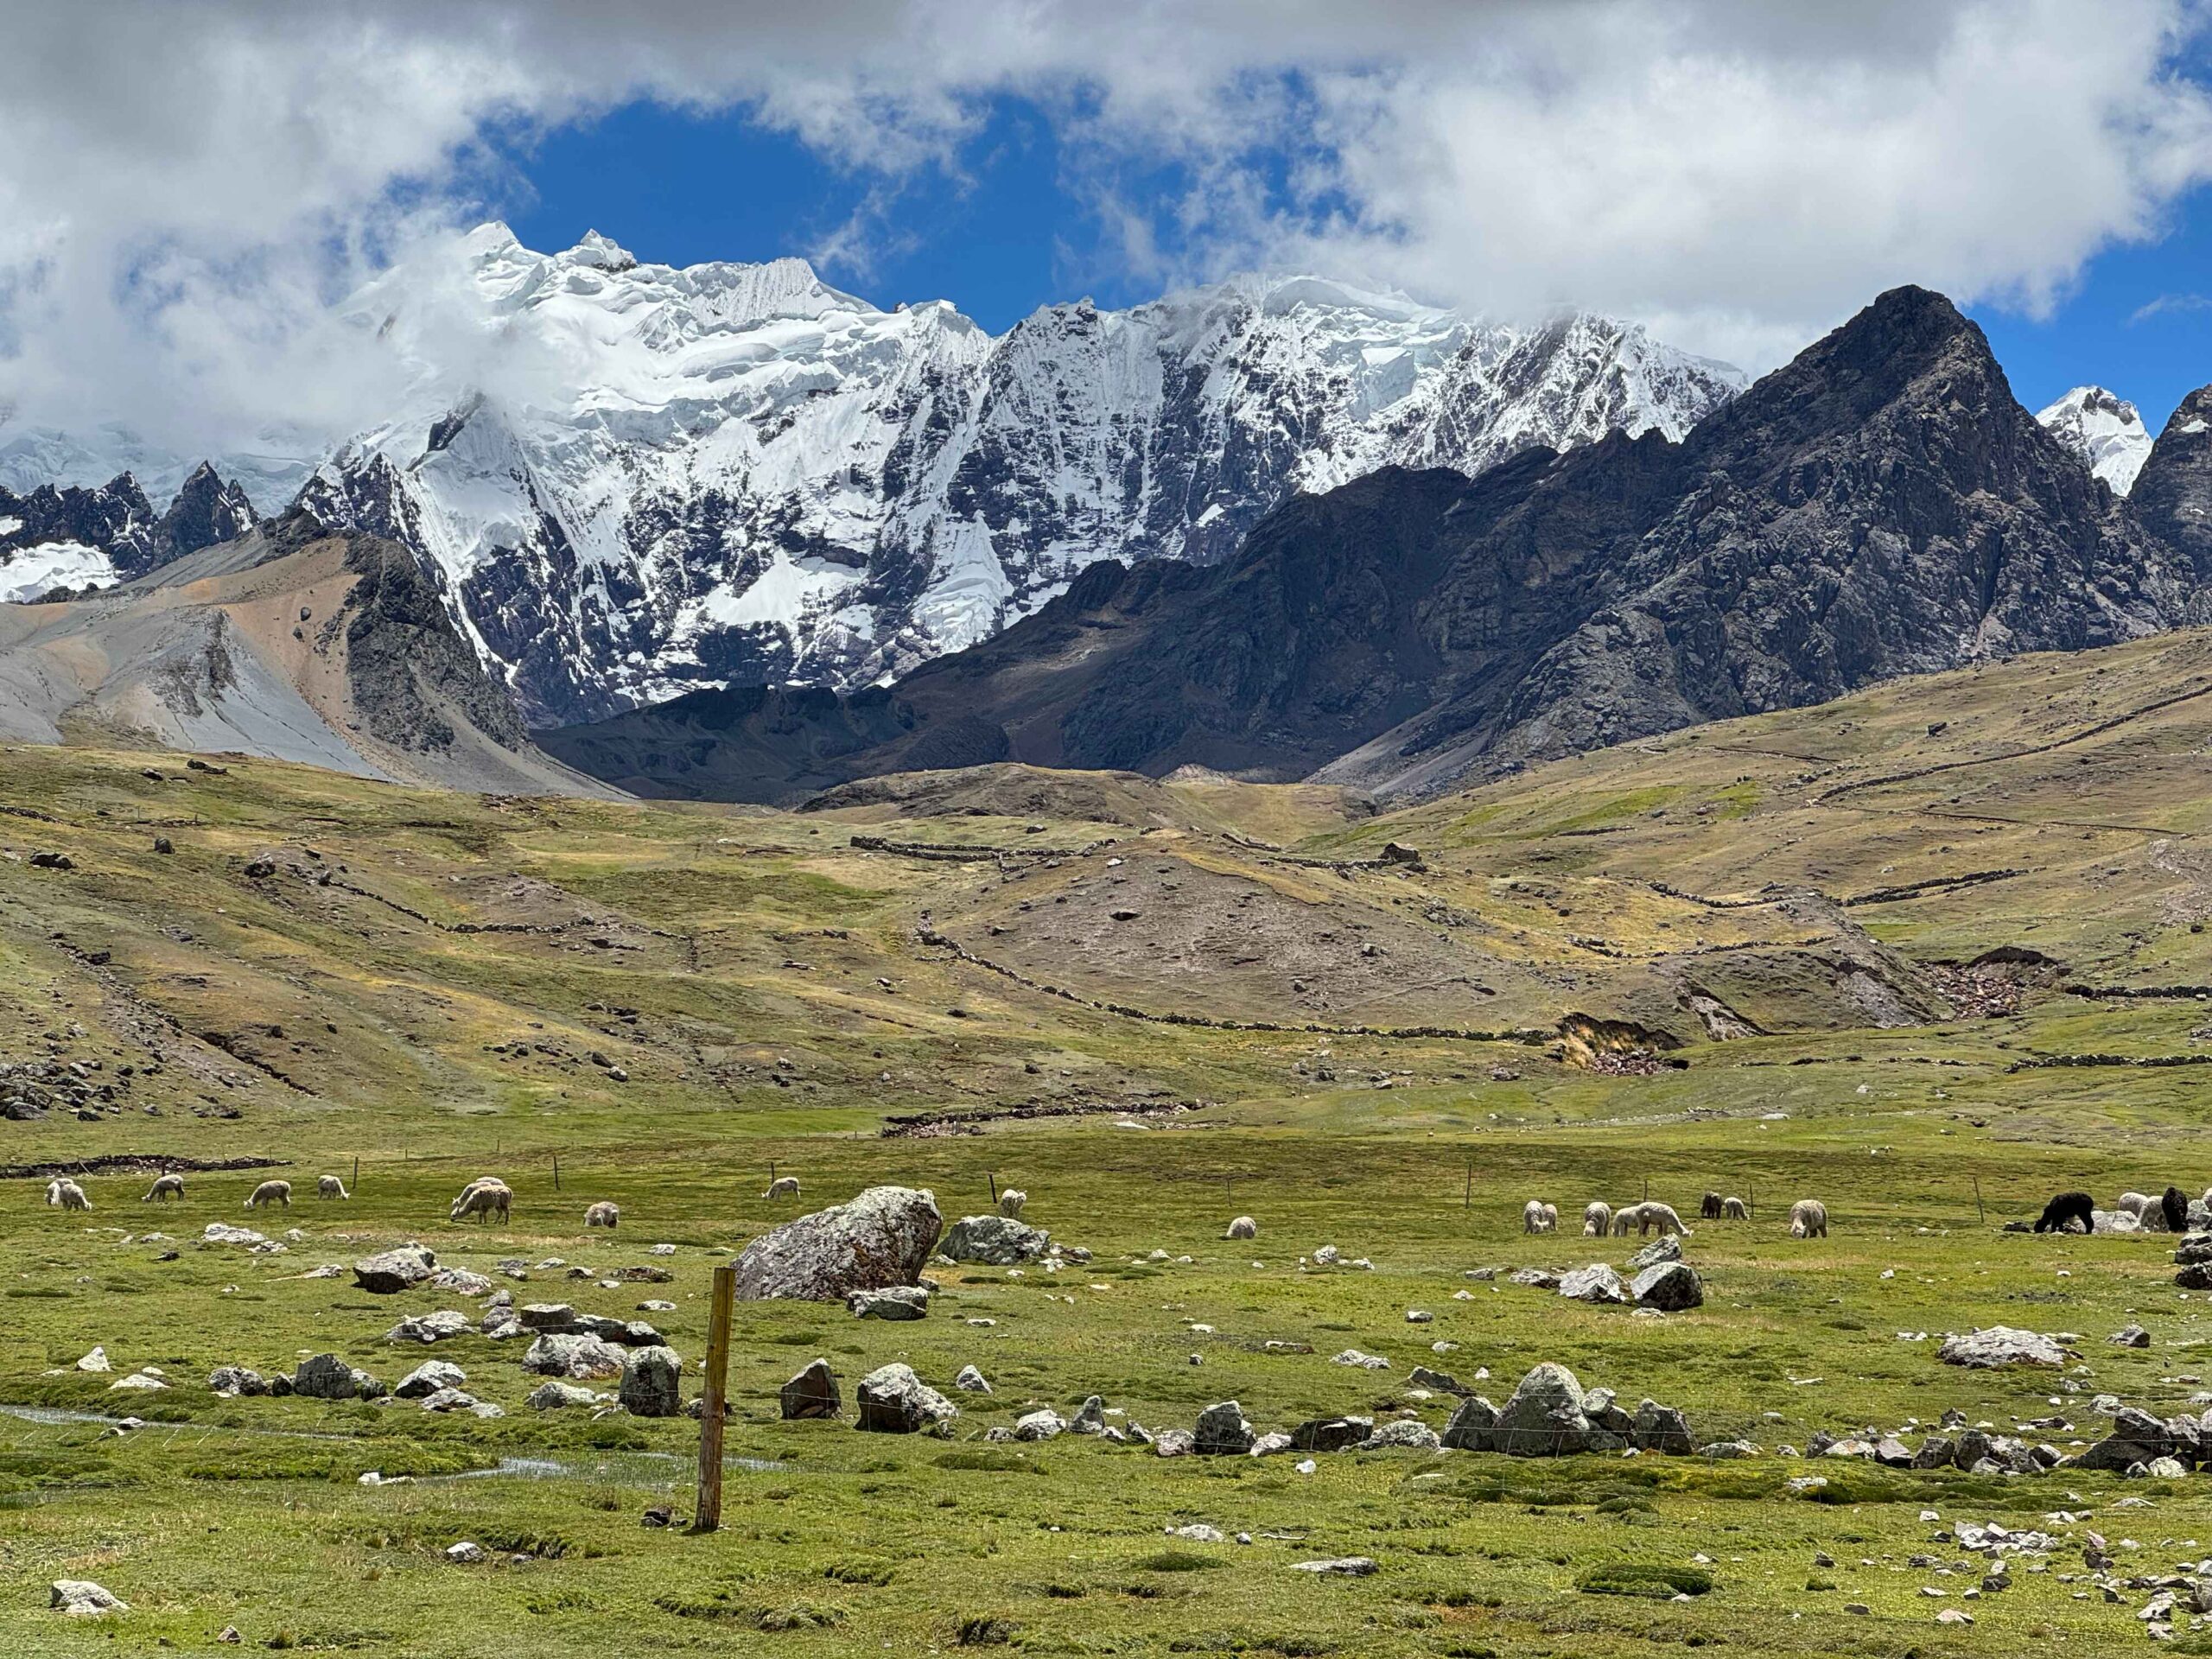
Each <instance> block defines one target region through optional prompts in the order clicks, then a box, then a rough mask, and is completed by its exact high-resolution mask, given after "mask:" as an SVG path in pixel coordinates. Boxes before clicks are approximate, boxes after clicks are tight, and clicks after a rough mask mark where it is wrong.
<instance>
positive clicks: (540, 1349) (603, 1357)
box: [522, 1331, 625, 1381]
mask: <svg viewBox="0 0 2212 1659" xmlns="http://www.w3.org/2000/svg"><path fill="white" fill-rule="evenodd" d="M624 1358H625V1356H624V1354H623V1352H622V1351H621V1350H620V1348H617V1347H616V1346H615V1345H614V1344H613V1343H611V1342H604V1341H601V1339H600V1338H597V1337H588V1336H585V1335H583V1334H582V1332H561V1331H548V1332H543V1333H542V1334H541V1335H540V1336H539V1337H538V1338H537V1340H536V1341H534V1342H532V1343H531V1344H530V1351H529V1352H528V1353H526V1354H524V1356H523V1357H522V1368H523V1370H525V1371H530V1372H533V1373H535V1374H536V1375H537V1376H564V1377H569V1378H570V1379H572V1380H575V1381H582V1380H584V1379H586V1378H590V1377H606V1376H621V1375H622V1365H623V1361H624Z"/></svg>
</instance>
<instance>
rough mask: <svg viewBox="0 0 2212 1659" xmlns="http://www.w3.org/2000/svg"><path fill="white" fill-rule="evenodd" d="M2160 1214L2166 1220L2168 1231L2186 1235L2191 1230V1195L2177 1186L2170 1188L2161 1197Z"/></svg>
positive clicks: (2159, 1203)
mask: <svg viewBox="0 0 2212 1659" xmlns="http://www.w3.org/2000/svg"><path fill="white" fill-rule="evenodd" d="M2158 1213H2159V1214H2161V1215H2163V1216H2164V1217H2165V1218H2166V1230H2167V1231H2168V1232H2170V1233H2185V1232H2187V1231H2188V1230H2189V1194H2188V1193H2186V1192H2183V1191H2182V1190H2181V1188H2179V1187H2177V1186H2170V1187H2168V1188H2167V1189H2166V1190H2165V1192H2164V1193H2163V1194H2161V1195H2160V1197H2159V1199H2158Z"/></svg>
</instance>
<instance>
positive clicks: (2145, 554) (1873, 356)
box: [548, 288, 2212, 799]
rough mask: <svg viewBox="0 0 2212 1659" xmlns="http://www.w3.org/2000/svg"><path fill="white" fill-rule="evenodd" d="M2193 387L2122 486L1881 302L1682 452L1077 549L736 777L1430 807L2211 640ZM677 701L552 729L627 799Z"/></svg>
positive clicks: (699, 766) (705, 763)
mask: <svg viewBox="0 0 2212 1659" xmlns="http://www.w3.org/2000/svg"><path fill="white" fill-rule="evenodd" d="M2199 401H2209V402H2212V395H2205V396H2203V397H2201V399H2199V400H2192V402H2191V404H2190V405H2186V406H2185V407H2184V409H2183V410H2182V411H2180V412H2178V413H2177V416H2176V418H2175V420H2174V421H2173V422H2171V423H2169V426H2168V429H2167V434H2166V435H2165V436H2164V437H2162V439H2161V441H2160V443H2159V445H2158V448H2157V449H2155V450H2154V452H2153V453H2152V456H2151V457H2150V459H2149V460H2148V461H2147V462H2146V463H2145V466H2144V467H2143V470H2142V474H2141V477H2140V478H2139V480H2138V481H2137V483H2136V488H2135V494H2134V499H2132V500H2126V499H2121V498H2120V497H2117V496H2115V495H2114V494H2113V493H2112V492H2111V490H2110V489H2109V488H2107V486H2104V485H2103V484H2101V482H2100V481H2099V480H2096V479H2095V478H2094V477H2093V476H2092V475H2091V474H2090V473H2089V471H2088V468H2087V467H2085V466H2083V465H2082V463H2081V461H2080V460H2079V458H2078V457H2077V455H2076V454H2075V453H2073V452H2072V451H2070V450H2069V448H2068V447H2067V445H2066V444H2065V443H2064V442H2062V441H2061V439H2060V438H2059V437H2057V436H2056V435H2054V434H2053V433H2052V432H2051V431H2050V430H2049V429H2046V428H2045V427H2044V425H2043V424H2040V423H2038V422H2037V419H2036V418H2035V417H2034V416H2031V415H2030V414H2029V413H2028V411H2027V410H2024V409H2023V408H2022V407H2021V406H2020V405H2019V404H2018V401H2017V400H2016V399H2014V397H2012V392H2011V389H2010V387H2009V385H2007V384H2006V382H2005V377H2004V374H2003V372H2002V370H2001V369H2000V368H1999V366H1998V365H1997V363H1996V361H1995V359H1994V358H1993V356H1992V355H1991V353H1990V351H1989V348H1988V343H1987V341H1986V340H1985V339H1984V338H1983V336H1982V334H1981V332H1980V329H1979V328H1977V327H1974V324H1973V323H1971V322H1970V321H1967V319H1966V318H1964V317H1962V316H1961V315H1960V314H1959V313H1958V311H1957V310H1956V309H1955V308H1954V307H1953V306H1952V305H1951V304H1950V303H1949V302H1948V301H1946V300H1944V299H1943V298H1942V296H1939V295H1936V294H1932V293H1929V292H1928V291H1926V290H1923V289H1910V288H1908V289H1897V290H1893V291H1892V292H1891V293H1889V294H1885V295H1884V296H1881V297H1880V298H1879V299H1878V300H1877V301H1876V302H1874V303H1873V304H1872V305H1871V306H1869V307H1868V308H1866V310H1865V311H1863V312H1862V313H1860V314H1859V315H1858V316H1857V317H1854V318H1853V319H1852V320H1851V321H1849V322H1847V323H1846V324H1845V325H1844V326H1843V327H1840V328H1839V329H1837V330H1836V331H1835V332H1834V333H1833V334H1830V335H1828V336H1827V338H1826V339H1824V340H1821V341H1818V342H1816V343H1815V345H1814V346H1810V347H1808V349H1807V351H1805V352H1804V353H1801V354H1800V356H1799V357H1798V358H1797V359H1795V360H1793V361H1792V362H1791V363H1790V364H1789V365H1785V366H1784V367H1783V368H1782V369H1779V370H1777V371H1776V372H1774V373H1773V374H1770V375H1769V376H1767V377H1765V378H1763V379H1762V380H1760V381H1759V382H1758V384H1757V385H1754V386H1752V387H1751V389H1750V390H1749V391H1745V393H1744V394H1742V395H1741V396H1740V397H1737V398H1735V399H1733V400H1732V401H1730V402H1729V403H1727V404H1725V405H1724V406H1722V407H1720V408H1719V409H1718V410H1716V411H1715V412H1714V413H1713V415H1711V416H1708V417H1707V419H1706V420H1705V421H1704V422H1702V423H1700V424H1699V425H1697V426H1696V427H1694V428H1693V429H1691V430H1690V431H1689V432H1688V434H1687V435H1685V436H1684V437H1683V438H1682V440H1681V442H1675V441H1673V440H1672V439H1670V438H1669V437H1668V436H1666V435H1663V434H1661V433H1657V432H1652V433H1647V434H1645V435H1641V436H1630V435H1626V434H1624V433H1616V434H1613V435H1609V436H1607V437H1605V438H1603V439H1601V440H1599V441H1598V442H1594V443H1591V444H1588V445H1586V446H1583V447H1580V448H1575V449H1572V450H1569V451H1567V452H1564V453H1561V452H1557V451H1553V450H1549V449H1541V450H1531V451H1529V452H1527V453H1525V454H1521V455H1519V456H1517V457H1516V458H1513V459H1511V460H1510V461H1506V462H1504V463H1503V464H1501V465H1499V466H1497V467H1493V468H1491V469H1490V470H1489V471H1487V472H1485V473H1484V474H1481V475H1479V476H1477V477H1475V478H1473V479H1469V478H1466V477H1465V476H1463V475H1461V474H1456V473H1452V472H1449V471H1446V470H1442V469H1408V468H1387V469H1384V470H1383V471H1380V472H1376V473H1373V474H1369V475H1367V476H1364V477H1363V478H1360V479H1357V480H1353V481H1352V482H1351V483H1349V484H1347V485H1345V486H1342V487H1340V488H1338V489H1337V490H1334V491H1332V492H1329V493H1324V494H1319V495H1307V496H1299V497H1297V498H1294V499H1292V500H1290V501H1289V502H1287V503H1286V504H1285V505H1283V506H1282V507H1281V508H1280V509H1278V510H1277V511H1276V512H1274V513H1273V514H1271V515H1269V516H1268V518H1266V519H1265V520H1263V521H1262V524H1260V525H1259V526H1258V527H1257V528H1256V529H1255V531H1254V532H1253V534H1252V536H1251V537H1250V538H1249V541H1248V543H1246V545H1245V547H1244V549H1243V551H1242V552H1241V553H1240V555H1239V556H1237V558H1236V559H1235V560H1234V561H1232V562H1231V563H1229V564H1227V565H1222V566H1215V567H1201V566H1196V565H1192V564H1188V563H1151V564H1142V565H1136V566H1123V565H1120V564H1099V565H1096V566H1094V567H1092V568H1091V569H1088V570H1086V571H1085V572H1084V573H1083V575H1080V576H1079V577H1077V579H1076V580H1075V581H1074V582H1072V583H1071V585H1070V586H1069V588H1067V590H1066V591H1065V593H1064V594H1061V595H1060V596H1059V597H1058V599H1056V600H1054V601H1052V603H1050V604H1048V605H1046V607H1043V608H1042V609H1041V610H1040V611H1039V613H1037V614H1036V615H1034V616H1033V617H1030V618H1027V619H1026V620H1022V621H1020V622H1018V623H1016V624H1015V625H1014V626H1012V627H1011V628H1009V629H1007V631H1006V632H1003V633H1001V634H1000V635H998V636H997V637H996V638H995V639H990V640H988V641H986V642H984V643H982V644H981V645H976V646H975V647H972V648H971V649H969V651H966V652H960V653H957V654H954V655H951V656H948V657H945V658H940V659H938V661H936V662H933V663H931V664H927V665H925V666H924V667H923V668H921V669H919V670H918V671H915V672H914V673H913V674H912V675H910V676H908V677H906V678H905V679H903V680H902V681H900V682H899V683H897V684H896V685H895V686H894V687H893V688H892V690H891V692H890V696H889V699H888V702H886V703H884V704H883V705H882V706H880V707H878V708H875V709H873V710H872V711H871V712H870V713H869V715H868V720H867V721H856V720H855V718H854V715H855V709H854V708H853V706H852V705H849V704H847V705H840V706H839V707H838V709H836V715H835V718H834V719H831V720H829V721H822V720H810V719H809V718H808V715H807V711H805V710H802V709H788V708H787V709H782V710H779V711H778V717H777V718H776V719H774V720H771V721H756V722H755V724H754V727H753V732H754V734H755V736H756V740H757V741H766V742H767V743H768V746H769V747H770V748H772V749H776V748H778V746H780V749H779V754H778V760H779V761H781V762H782V763H783V766H784V769H783V771H782V772H780V773H779V772H778V771H777V769H776V765H775V764H766V765H763V766H760V767H759V768H756V770H755V771H754V772H753V773H752V774H751V776H750V777H749V779H748V780H747V784H746V787H747V789H749V790H750V791H751V792H750V793H749V794H748V795H747V796H746V797H745V798H756V799H759V798H768V799H775V798H788V797H789V796H790V795H791V793H792V792H794V791H798V790H799V789H802V788H804V787H811V786H818V784H819V780H820V779H821V776H822V774H823V771H824V767H823V760H824V757H825V756H829V759H830V761H831V764H830V765H829V767H828V770H829V771H830V772H842V775H844V776H847V777H858V776H865V775H870V774H873V773H877V772H888V771H897V770H907V769H911V768H912V767H914V766H920V765H924V764H927V765H944V764H966V763H969V762H972V761H976V760H1018V761H1028V762H1033V763H1036V764H1042V765H1050V766H1081V767H1108V768H1123V769H1128V770H1135V771H1141V772H1148V773H1152V774H1154V775H1159V774H1160V773H1164V772H1168V771H1171V770H1173V768H1174V767H1176V766H1180V765H1185V764H1193V763H1195V764H1198V765H1201V766H1209V767H1213V768H1216V769H1218V770H1221V771H1224V772H1234V773H1236V774H1238V775H1242V776H1248V777H1255V778H1267V779H1287V778H1302V777H1313V778H1315V779H1319V780H1321V781H1328V782H1336V783H1343V784H1350V785H1360V786H1363V787H1367V788H1370V789H1373V790H1375V791H1378V792H1380V793H1383V794H1384V795H1386V796H1407V795H1424V794H1427V793H1432V792H1435V791H1441V790H1444V789H1446V788H1449V787H1452V786H1453V785H1457V784H1459V783H1461V782H1463V781H1465V780H1467V779H1476V778H1480V777H1483V776H1488V775H1494V774H1495V773H1496V772H1498V771H1501V770H1503V769H1507V768H1510V767H1512V766H1517V765H1519V764H1522V763H1523V762H1525V761H1528V760H1534V759H1537V758H1541V757H1547V756H1551V755H1556V754H1560V753H1568V752H1572V751H1574V750H1578V749H1586V748H1591V747H1600V746H1603V745H1606V744H1611V743H1618V742H1620V741H1624V740H1626V739H1630V738H1634V737H1637V736H1642V735H1648V734H1655V733H1658V732H1662V731H1667V730H1671V729H1675V728H1679V727H1682V726H1687V725H1691V724H1694V723H1698V722H1700V721H1707V720H1713V719H1720V718H1726V717H1730V716H1732V715H1741V714H1745V713H1751V712H1755V711H1758V710H1761V709H1780V708H1789V707H1796V706H1800V705H1802V704H1807V703H1811V702H1820V701H1823V700H1826V699H1827V698H1832V697H1834V696H1840V695H1842V694H1843V693H1845V692H1847V691H1849V690H1853V689H1854V688H1856V687H1859V686H1861V685H1865V684H1867V683H1872V682H1873V681H1875V680H1878V679H1882V678H1885V677H1891V676H1893V675H1897V674H1905V673H1916V672H1925V671H1932V670H1937V669H1942V668H1948V667H1954V666H1957V665H1960V664H1964V663H1968V662H1973V661H1977V660H1984V659H1987V658H1998V657H2003V656H2009V655H2012V654H2015V653H2017V652H2025V651H2034V650H2071V649H2079V648H2082V647H2085V646H2088V645H2101V644H2109V643H2113V642H2115V641H2119V640H2123V639H2131V638H2134V637H2137V636H2139V635H2141V634H2145V633H2148V632H2155V631H2157V630H2159V629H2163V628H2167V627H2172V626H2181V625H2183V624H2185V623H2189V622H2192V621H2197V620H2203V619H2204V618H2205V616H2206V614H2207V605H2206V598H2205V595H2206V593H2207V587H2206V583H2205V582H2204V580H2203V577H2204V574H2205V572H2206V571H2208V570H2212V532H2208V531H2203V530H2201V529H2199V528H2197V526H2198V525H2199V524H2212V518H2206V517H2205V516H2204V513H2205V508H2206V506H2207V505H2212V423H2208V421H2207V420H2206V418H2205V416H2204V413H2203V412H2202V411H2200V410H2197V408H2196V404H2197V403H2198V402H2199ZM701 712H702V711H701V710H700V709H697V708H696V707H695V706H693V705H690V704H685V705H679V706H678V707H677V708H676V709H671V710H669V711H666V712H665V714H660V715H657V714H656V712H655V711H645V712H642V713H639V714H637V715H630V716H627V717H625V718H621V719H617V720H613V721H607V722H605V723H603V724H601V725H599V726H596V727H593V728H585V729H583V730H581V731H578V732H573V733H563V734H556V735H555V736H553V737H551V738H550V739H548V741H549V742H550V744H551V746H552V747H553V748H554V749H555V752H556V753H561V754H563V756H564V758H567V759H569V760H571V761H572V762H573V763H575V764H577V765H580V766H583V767H584V768H585V769H586V770H590V771H594V772H599V771H601V769H602V767H604V766H608V765H610V764H619V765H620V766H621V769H622V772H623V775H625V776H626V778H629V779H632V782H633V785H634V784H635V783H636V782H637V781H638V780H640V779H647V780H649V779H651V778H652V767H651V766H648V765H647V764H645V760H646V757H648V756H649V755H651V754H652V753H656V752H658V749H659V746H662V745H664V744H665V742H666V741H668V739H669V738H670V736H671V734H672V732H673V731H674V730H675V729H676V728H677V725H678V724H682V723H687V722H688V723H690V724H694V725H696V721H697V717H698V715H699V714H700V713H701ZM863 727H865V728H867V729H866V730H862V729H861V728H863ZM885 728H891V729H892V730H893V735H891V736H889V737H888V738H877V739H874V741H863V740H864V739H866V738H867V737H868V734H869V733H871V732H873V731H875V730H881V729H885ZM833 751H834V752H835V753H833ZM802 757H803V762H804V763H803V764H801V760H802ZM682 759H683V761H684V763H685V768H686V771H687V772H688V774H689V775H690V777H691V778H692V779H694V780H695V781H696V780H697V779H703V778H705V777H708V776H709V775H711V774H712V773H713V772H714V769H715V767H714V757H713V756H712V755H711V754H710V753H701V752H698V751H696V749H695V750H692V751H688V752H686V753H685V754H684V755H683V757H682ZM664 786H665V787H670V788H672V789H677V790H679V791H682V790H684V789H686V788H687V787H688V786H687V785H684V784H683V783H682V782H680V781H675V780H670V781H666V782H664ZM729 786H730V785H729V783H728V780H727V779H725V780H724V781H723V783H722V785H721V788H720V789H718V790H717V791H715V792H721V791H722V790H726V789H728V787H729Z"/></svg>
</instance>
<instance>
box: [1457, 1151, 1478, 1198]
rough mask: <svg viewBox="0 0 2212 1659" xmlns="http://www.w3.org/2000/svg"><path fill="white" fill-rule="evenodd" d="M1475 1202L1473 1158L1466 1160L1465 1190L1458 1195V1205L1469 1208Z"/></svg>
mask: <svg viewBox="0 0 2212 1659" xmlns="http://www.w3.org/2000/svg"><path fill="white" fill-rule="evenodd" d="M1474 1204H1475V1160H1473V1159H1471V1158H1470V1159H1468V1160H1467V1190H1466V1191H1465V1192H1462V1193H1460V1195H1459V1207H1460V1208H1461V1209H1462V1210H1471V1209H1472V1208H1474Z"/></svg>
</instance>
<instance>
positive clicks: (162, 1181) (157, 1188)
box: [138, 1175, 184, 1204]
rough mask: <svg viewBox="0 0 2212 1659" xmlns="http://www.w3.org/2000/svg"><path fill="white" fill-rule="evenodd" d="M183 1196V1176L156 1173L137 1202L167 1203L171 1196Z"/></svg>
mask: <svg viewBox="0 0 2212 1659" xmlns="http://www.w3.org/2000/svg"><path fill="white" fill-rule="evenodd" d="M183 1197H184V1177H183V1176H181V1175H156V1177H155V1178H154V1184H153V1185H151V1186H149V1187H148V1188H147V1189H146V1191H145V1194H144V1196H143V1197H142V1198H140V1199H139V1200H138V1202H139V1203H141V1204H167V1203H168V1201H169V1200H170V1199H171V1198H183Z"/></svg>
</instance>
